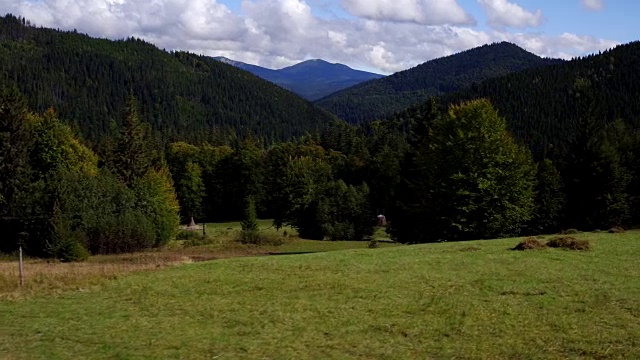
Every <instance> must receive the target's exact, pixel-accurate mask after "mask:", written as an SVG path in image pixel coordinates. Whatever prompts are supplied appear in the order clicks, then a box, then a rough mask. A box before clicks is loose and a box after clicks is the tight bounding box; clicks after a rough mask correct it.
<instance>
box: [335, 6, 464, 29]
mask: <svg viewBox="0 0 640 360" xmlns="http://www.w3.org/2000/svg"><path fill="white" fill-rule="evenodd" d="M342 7H343V8H344V9H345V10H347V11H348V12H349V13H350V14H351V15H354V16H358V17H361V18H365V19H369V20H381V21H395V22H413V23H417V24H422V25H443V24H473V23H475V20H474V19H473V17H472V16H471V15H469V14H467V13H466V12H465V11H464V9H463V8H462V7H461V6H460V5H459V4H458V3H457V1H456V0H342Z"/></svg>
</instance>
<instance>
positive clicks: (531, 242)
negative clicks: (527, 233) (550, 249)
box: [512, 237, 546, 251]
mask: <svg viewBox="0 0 640 360" xmlns="http://www.w3.org/2000/svg"><path fill="white" fill-rule="evenodd" d="M545 247H546V246H545V243H544V242H543V241H540V240H539V239H537V238H534V237H528V238H526V239H524V240H522V241H520V242H519V243H518V245H516V246H515V247H514V248H513V249H512V250H516V251H525V250H540V249H544V248H545Z"/></svg>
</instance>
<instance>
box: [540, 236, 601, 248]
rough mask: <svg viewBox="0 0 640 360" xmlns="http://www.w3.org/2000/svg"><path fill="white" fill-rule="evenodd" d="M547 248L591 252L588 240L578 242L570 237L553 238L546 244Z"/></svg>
mask: <svg viewBox="0 0 640 360" xmlns="http://www.w3.org/2000/svg"><path fill="white" fill-rule="evenodd" d="M547 246H548V247H551V248H562V249H568V250H591V243H590V242H589V240H579V239H576V238H574V237H571V236H562V237H556V238H553V239H551V240H549V242H547Z"/></svg>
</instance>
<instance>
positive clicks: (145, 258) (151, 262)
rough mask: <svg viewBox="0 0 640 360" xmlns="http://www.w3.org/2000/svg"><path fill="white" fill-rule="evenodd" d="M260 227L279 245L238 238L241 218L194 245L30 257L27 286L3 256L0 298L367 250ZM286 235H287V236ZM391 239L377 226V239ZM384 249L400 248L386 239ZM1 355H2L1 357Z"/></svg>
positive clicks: (12, 259) (213, 227) (216, 226)
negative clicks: (186, 267) (206, 264)
mask: <svg viewBox="0 0 640 360" xmlns="http://www.w3.org/2000/svg"><path fill="white" fill-rule="evenodd" d="M258 226H259V228H260V230H261V231H262V232H264V233H266V234H268V235H269V236H272V237H281V238H282V239H283V241H284V243H283V244H282V245H280V246H252V245H244V244H240V243H238V241H236V239H237V236H238V234H239V232H240V229H241V227H240V223H239V222H227V223H213V224H207V225H206V234H207V236H206V238H202V237H201V236H200V234H202V230H201V229H202V228H200V230H193V231H191V230H190V231H188V232H189V233H191V235H196V238H195V239H192V241H195V243H189V242H188V241H184V240H181V241H174V242H172V243H170V244H168V245H167V246H165V247H163V248H160V249H152V250H149V251H145V252H141V253H135V254H123V255H108V256H93V257H91V258H90V259H89V260H88V261H86V262H82V263H60V262H51V261H47V260H42V259H28V260H27V261H26V263H25V288H23V289H21V288H20V287H19V281H18V279H19V275H18V262H17V256H15V255H14V256H4V257H0V300H2V299H24V298H29V297H32V296H35V295H45V294H46V295H57V294H61V293H64V292H67V291H70V290H72V291H88V290H95V289H97V288H100V287H101V286H103V285H105V284H106V283H108V282H109V281H111V280H114V279H118V278H121V277H123V276H126V275H129V274H132V273H137V272H141V271H150V270H158V269H162V268H165V267H169V266H175V265H181V264H185V263H192V262H201V261H207V260H219V259H227V258H234V257H246V256H264V255H287V254H300V253H313V252H324V251H335V250H345V249H364V248H367V245H368V243H367V242H366V241H313V240H302V239H300V238H298V237H297V233H296V231H295V230H294V229H291V228H284V229H281V230H280V231H276V229H275V228H273V227H272V225H271V220H259V221H258ZM285 234H286V236H285ZM386 237H387V235H386V234H385V232H384V230H383V229H378V232H377V233H376V236H375V238H376V239H379V240H383V241H384V239H385V238H386ZM383 241H381V242H380V243H379V245H380V247H389V246H397V244H393V243H389V242H383ZM0 359H1V357H0Z"/></svg>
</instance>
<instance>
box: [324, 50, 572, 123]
mask: <svg viewBox="0 0 640 360" xmlns="http://www.w3.org/2000/svg"><path fill="white" fill-rule="evenodd" d="M561 62H563V60H559V59H548V58H542V57H539V56H537V55H535V54H532V53H530V52H528V51H526V50H524V49H522V48H520V47H518V46H517V45H515V44H512V43H509V42H500V43H493V44H486V45H483V46H480V47H476V48H473V49H469V50H465V51H462V52H459V53H456V54H452V55H449V56H445V57H441V58H437V59H433V60H430V61H427V62H425V63H422V64H419V65H417V66H415V67H413V68H410V69H407V70H403V71H400V72H397V73H395V74H392V75H389V76H387V77H384V78H381V79H377V80H371V81H368V82H365V83H361V84H357V85H355V86H352V87H350V88H347V89H344V90H342V91H339V92H336V93H334V94H330V95H328V96H327V97H324V98H322V99H319V100H317V101H316V102H315V103H316V104H317V105H319V106H321V107H323V108H325V109H326V110H328V111H330V112H332V113H333V114H335V115H336V116H338V117H340V118H342V119H343V120H346V121H347V122H350V123H363V122H369V121H373V120H376V119H381V118H385V117H388V116H390V115H392V114H393V113H395V112H398V111H401V110H403V109H405V108H407V107H410V106H411V105H414V104H418V103H420V102H422V101H424V100H426V99H427V98H429V97H431V96H437V95H443V94H447V93H453V92H456V91H460V90H462V89H464V88H466V87H468V86H471V85H472V84H475V83H479V82H482V81H484V80H487V79H490V78H494V77H499V76H502V75H507V74H510V73H514V72H519V71H522V70H525V69H529V68H532V67H538V66H546V65H552V64H557V63H561Z"/></svg>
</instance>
